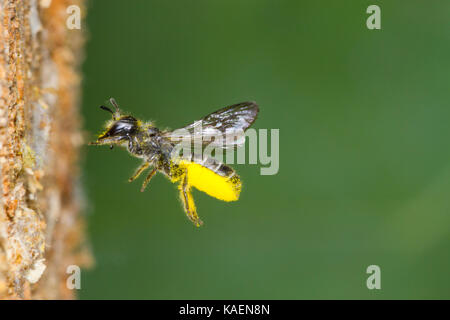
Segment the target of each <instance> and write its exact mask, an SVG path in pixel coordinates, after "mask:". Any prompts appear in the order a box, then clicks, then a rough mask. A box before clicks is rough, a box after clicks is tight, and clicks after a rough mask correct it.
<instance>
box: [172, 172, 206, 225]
mask: <svg viewBox="0 0 450 320" xmlns="http://www.w3.org/2000/svg"><path fill="white" fill-rule="evenodd" d="M178 189H179V190H180V198H181V202H183V207H184V211H185V212H186V215H187V216H188V218H189V220H191V221H192V222H193V223H194V224H195V225H196V226H197V227H200V226H201V225H202V224H203V221H202V220H200V218H199V216H198V214H197V208H196V207H195V203H194V198H193V197H192V193H191V187H190V186H189V184H188V180H187V175H186V174H184V177H183V178H182V180H181V183H180V184H179V186H178Z"/></svg>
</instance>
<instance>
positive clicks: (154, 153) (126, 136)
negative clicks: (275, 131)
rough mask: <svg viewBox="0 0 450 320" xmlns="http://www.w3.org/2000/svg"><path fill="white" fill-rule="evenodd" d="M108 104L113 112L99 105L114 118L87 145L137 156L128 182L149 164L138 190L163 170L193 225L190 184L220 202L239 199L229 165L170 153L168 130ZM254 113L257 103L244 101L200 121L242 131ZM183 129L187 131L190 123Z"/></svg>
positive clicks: (196, 220) (238, 181) (171, 140)
mask: <svg viewBox="0 0 450 320" xmlns="http://www.w3.org/2000/svg"><path fill="white" fill-rule="evenodd" d="M111 103H112V104H113V105H114V106H115V108H116V112H113V111H112V110H111V109H109V108H107V107H104V106H102V107H101V108H102V109H104V110H107V111H109V112H111V113H112V114H113V120H114V121H113V122H110V123H109V124H108V125H107V129H106V130H105V131H104V132H103V133H102V134H101V135H100V136H99V137H98V138H97V141H94V142H92V143H90V144H92V145H104V144H110V145H111V147H112V146H113V145H119V146H122V147H125V148H126V149H127V150H128V152H129V153H130V154H131V155H133V156H135V157H137V158H141V159H142V160H143V164H142V165H141V166H140V167H139V168H138V169H137V171H136V173H135V174H134V175H133V176H132V177H131V178H130V179H129V181H130V182H131V181H133V180H135V179H136V178H137V177H138V176H139V175H140V174H141V173H142V172H144V171H145V170H146V169H147V168H148V167H152V168H153V169H152V170H151V171H150V173H149V174H148V175H147V177H146V178H145V180H144V183H143V185H142V188H141V191H144V189H145V187H146V186H147V184H148V183H149V181H150V179H151V178H152V177H153V175H154V174H155V173H156V172H157V171H159V172H161V173H163V174H164V175H166V176H167V177H168V178H169V179H170V181H172V182H173V183H178V190H179V195H180V199H181V201H182V203H183V206H184V210H185V212H186V214H187V216H188V218H189V219H190V220H191V221H192V222H193V223H194V224H195V225H196V226H200V225H201V224H202V223H203V222H202V221H201V220H200V218H199V216H198V214H197V209H196V206H195V203H194V199H193V197H192V193H191V188H192V187H194V188H196V189H198V190H200V191H202V192H205V193H206V194H208V195H210V196H212V197H214V198H217V199H220V200H223V201H236V200H238V199H239V195H240V192H241V188H242V183H241V179H240V177H239V176H238V175H237V173H236V172H235V171H234V169H233V168H231V167H229V166H227V165H225V164H223V163H221V162H219V161H217V160H215V159H213V158H209V157H205V158H204V157H198V156H195V155H194V154H192V155H191V156H190V157H187V156H183V157H179V156H174V155H173V151H174V148H175V146H176V142H175V140H176V139H174V136H172V132H171V131H161V130H159V129H158V128H156V127H154V126H153V125H152V124H151V123H143V122H142V121H140V120H137V119H135V118H134V117H132V116H129V115H125V116H124V115H122V113H121V112H120V110H119V108H118V106H117V104H116V103H115V101H114V100H113V99H111ZM257 113H258V106H257V105H256V104H255V103H253V102H247V103H241V104H238V105H233V106H230V107H227V108H224V109H221V110H219V111H216V112H215V113H212V114H210V115H208V116H207V117H205V118H203V120H202V121H205V122H206V123H207V125H208V124H209V126H210V127H211V126H213V127H214V126H215V127H218V124H220V125H222V126H224V128H227V129H228V128H230V127H232V126H233V125H234V126H236V127H238V128H239V129H242V128H243V129H242V130H245V129H247V128H248V127H249V126H250V125H251V124H252V123H253V121H254V120H255V119H256V115H257ZM197 123H198V122H195V123H194V124H197ZM185 128H187V129H189V130H191V129H192V128H193V125H189V126H187V127H185ZM189 134H190V133H189Z"/></svg>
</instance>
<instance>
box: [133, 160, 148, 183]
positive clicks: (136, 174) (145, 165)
mask: <svg viewBox="0 0 450 320" xmlns="http://www.w3.org/2000/svg"><path fill="white" fill-rule="evenodd" d="M149 166H150V163H148V162H144V163H143V164H142V165H141V166H140V167H139V168H138V169H137V170H136V172H135V173H134V174H133V175H132V176H131V177H130V179H128V182H132V181H134V180H136V178H137V177H139V176H140V175H141V173H142V172H144V170H145V169H147V168H148V167H149Z"/></svg>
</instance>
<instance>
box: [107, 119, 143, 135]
mask: <svg viewBox="0 0 450 320" xmlns="http://www.w3.org/2000/svg"><path fill="white" fill-rule="evenodd" d="M135 131H136V119H134V118H132V117H127V118H123V119H120V120H118V121H116V122H115V123H114V124H113V125H112V126H111V128H110V129H109V130H108V132H107V133H106V136H109V137H113V136H122V135H126V134H131V133H133V132H135Z"/></svg>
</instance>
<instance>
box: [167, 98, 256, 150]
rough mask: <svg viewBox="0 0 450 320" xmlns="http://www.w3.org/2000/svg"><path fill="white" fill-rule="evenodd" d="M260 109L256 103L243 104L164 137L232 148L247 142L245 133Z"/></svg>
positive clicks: (225, 109)
mask: <svg viewBox="0 0 450 320" xmlns="http://www.w3.org/2000/svg"><path fill="white" fill-rule="evenodd" d="M258 112H259V108H258V105H257V104H256V103H255V102H251V101H250V102H241V103H238V104H234V105H232V106H228V107H225V108H223V109H220V110H217V111H215V112H213V113H211V114H209V115H207V116H205V117H204V118H202V119H200V120H197V121H195V122H194V123H192V124H190V125H188V126H186V127H183V128H180V129H177V130H174V131H169V132H164V133H163V136H165V137H166V138H168V139H170V140H172V141H180V140H182V139H199V138H201V139H202V143H203V144H209V145H212V146H215V147H219V148H231V147H234V146H239V145H241V144H243V143H244V142H245V135H244V131H245V130H247V129H248V128H249V127H250V126H251V125H252V124H253V122H255V120H256V117H257V116H258Z"/></svg>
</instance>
